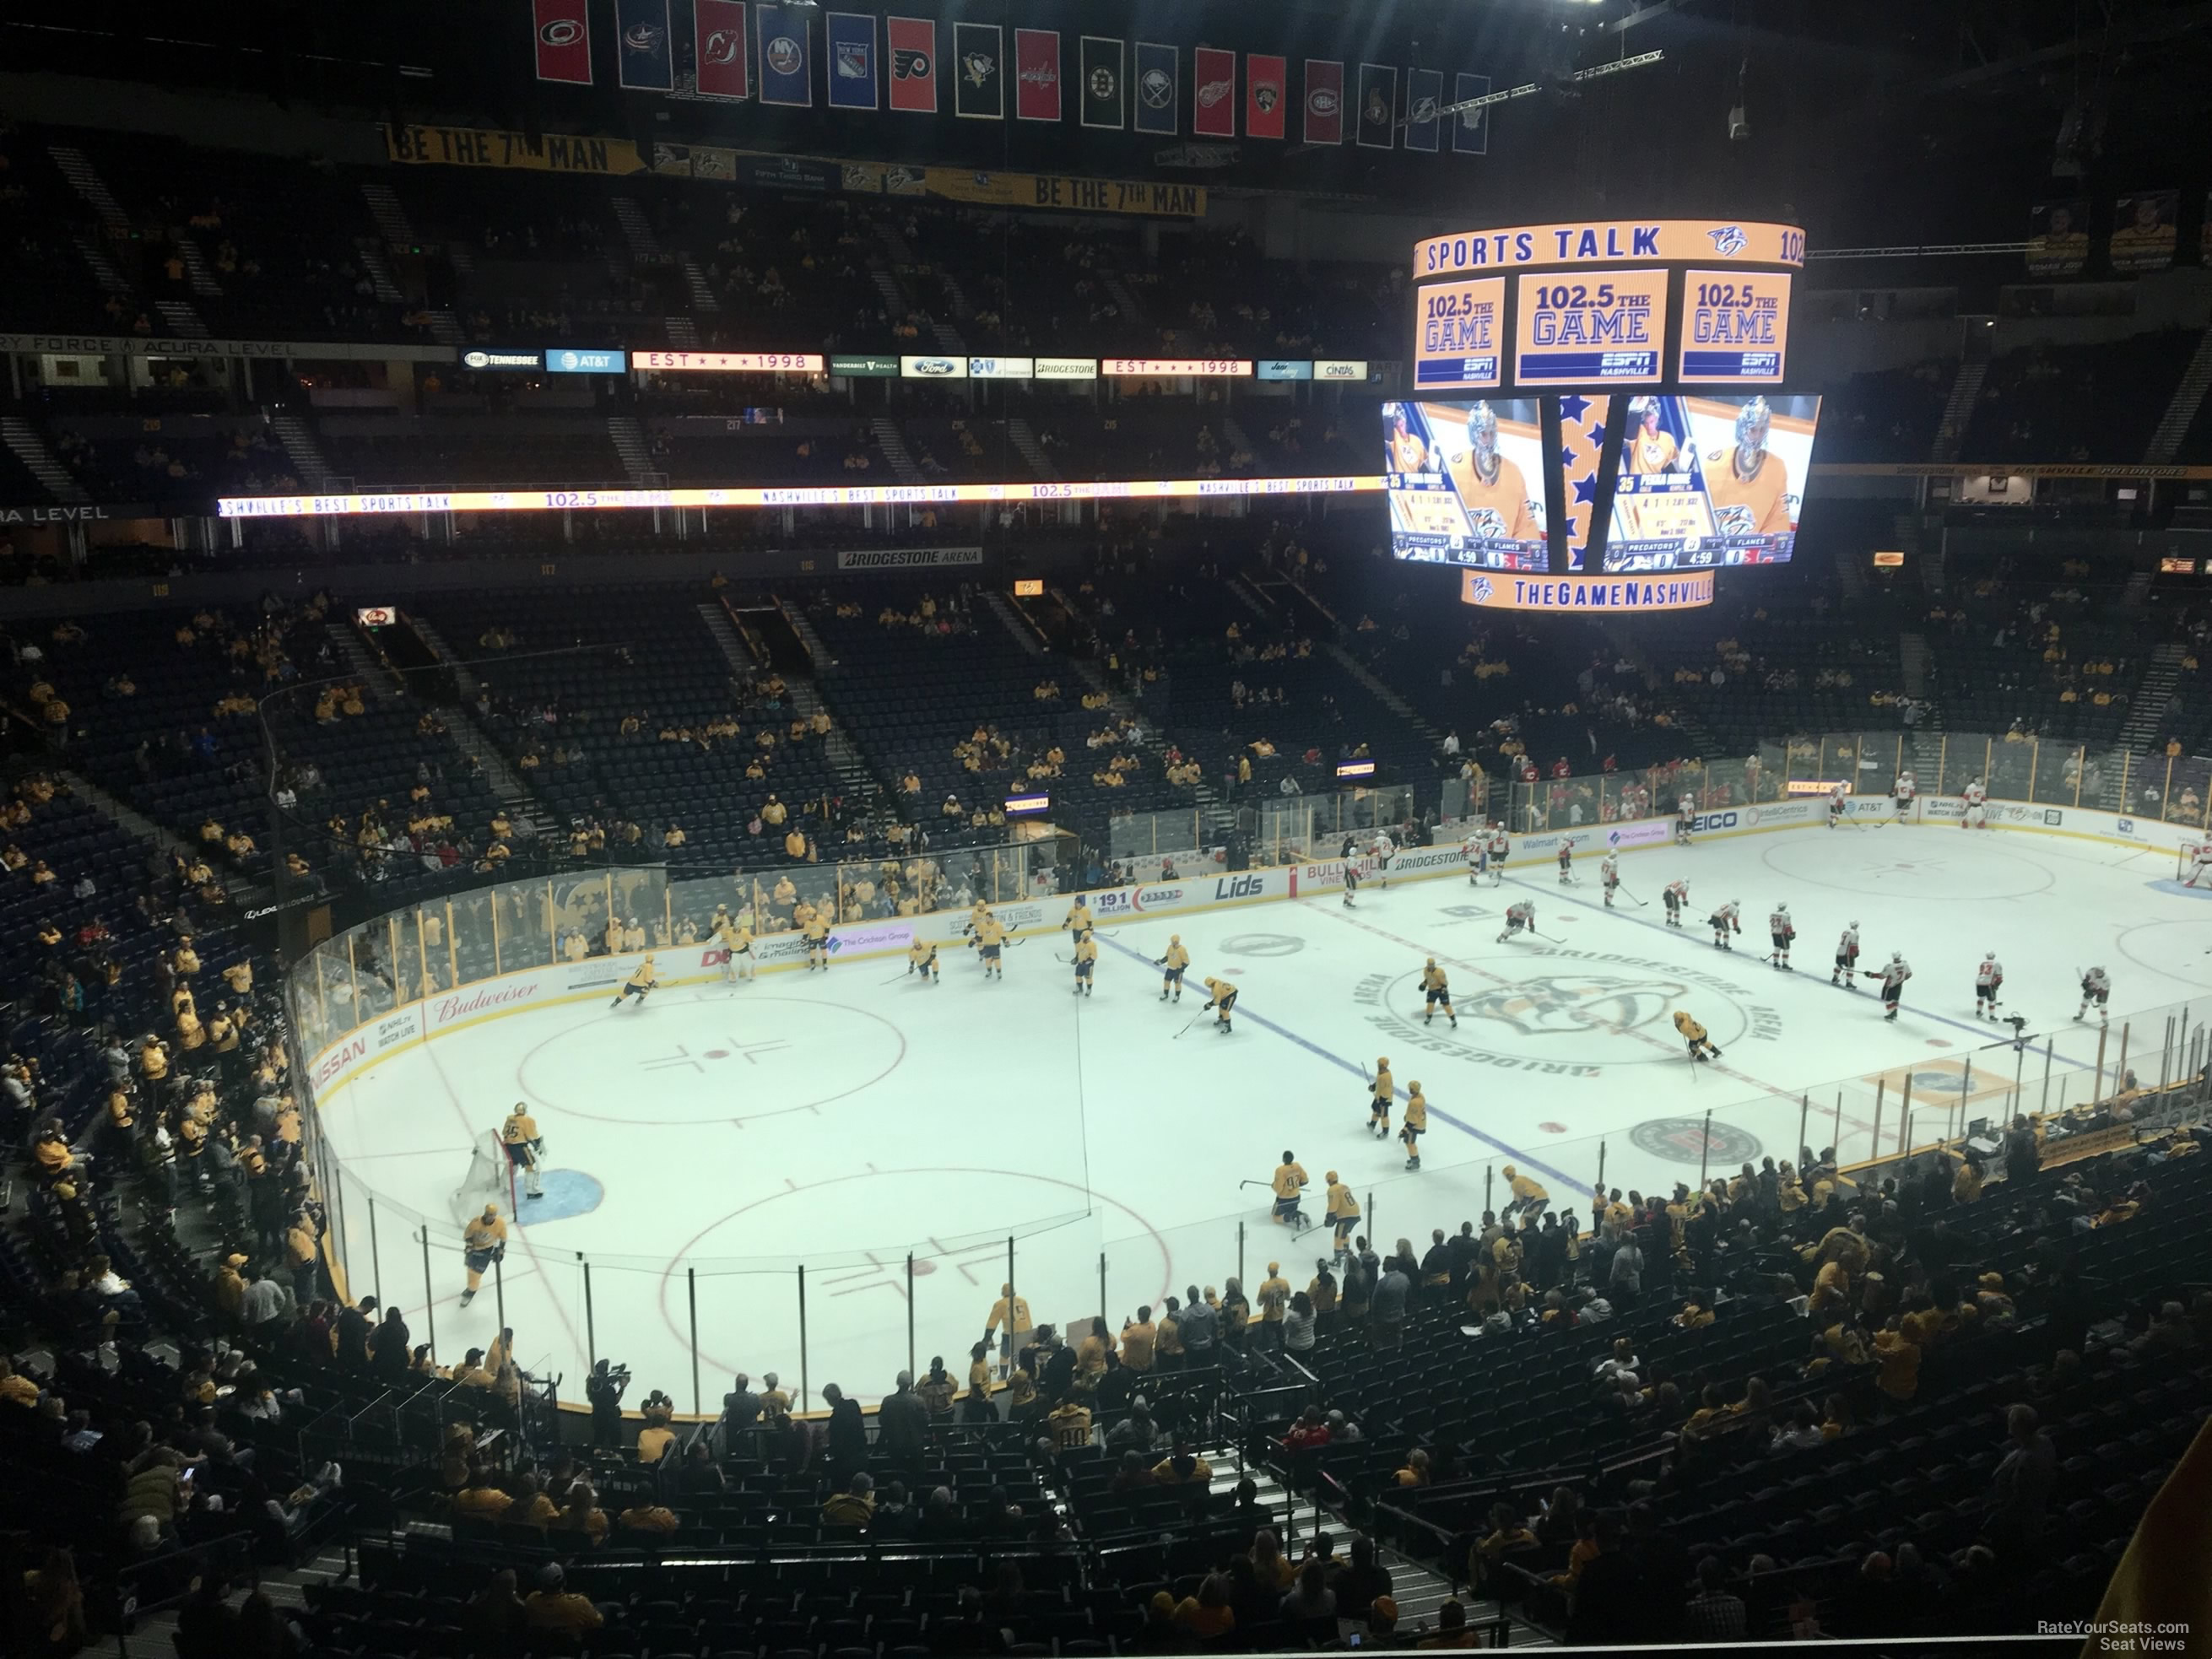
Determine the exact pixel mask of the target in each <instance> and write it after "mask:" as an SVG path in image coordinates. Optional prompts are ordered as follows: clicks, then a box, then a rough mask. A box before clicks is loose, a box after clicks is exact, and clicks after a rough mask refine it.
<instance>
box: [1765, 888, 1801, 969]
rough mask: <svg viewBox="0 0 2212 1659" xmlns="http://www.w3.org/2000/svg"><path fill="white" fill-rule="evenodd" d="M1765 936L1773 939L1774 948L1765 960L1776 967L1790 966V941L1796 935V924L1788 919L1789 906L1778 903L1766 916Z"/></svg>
mask: <svg viewBox="0 0 2212 1659" xmlns="http://www.w3.org/2000/svg"><path fill="white" fill-rule="evenodd" d="M1766 936H1767V937H1768V938H1769V939H1771V940H1773V942H1774V948H1773V949H1772V950H1771V951H1769V952H1768V953H1767V958H1766V959H1767V960H1768V961H1769V962H1771V963H1773V964H1774V965H1775V966H1776V967H1777V968H1785V969H1786V968H1788V967H1789V966H1790V940H1791V939H1796V937H1797V924H1796V922H1794V921H1790V907H1789V906H1788V905H1786V904H1778V905H1776V906H1775V907H1774V909H1773V911H1772V912H1771V914H1770V915H1768V916H1767V918H1766Z"/></svg>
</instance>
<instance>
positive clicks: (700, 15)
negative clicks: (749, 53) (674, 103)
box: [691, 0, 752, 98]
mask: <svg viewBox="0 0 2212 1659" xmlns="http://www.w3.org/2000/svg"><path fill="white" fill-rule="evenodd" d="M691 61H692V63H693V64H695V65H696V67H697V70H698V88H699V95H700V96H701V97H702V98H744V97H749V96H750V95H751V93H752V88H751V86H750V84H749V77H748V76H747V75H746V72H745V7H744V0H691Z"/></svg>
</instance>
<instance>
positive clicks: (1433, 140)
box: [1406, 69, 1444, 155]
mask: <svg viewBox="0 0 2212 1659" xmlns="http://www.w3.org/2000/svg"><path fill="white" fill-rule="evenodd" d="M1443 101H1444V76H1443V70H1424V69H1409V70H1407V71H1406V148H1407V149H1419V150H1426V151H1427V152H1428V153H1429V154H1430V155H1435V154H1436V153H1437V143H1438V140H1437V108H1438V107H1439V106H1441V105H1442V104H1443Z"/></svg>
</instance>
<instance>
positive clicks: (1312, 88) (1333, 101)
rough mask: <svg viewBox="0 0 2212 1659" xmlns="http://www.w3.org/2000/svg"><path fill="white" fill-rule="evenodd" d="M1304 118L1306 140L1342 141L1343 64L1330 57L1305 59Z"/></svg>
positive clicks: (1303, 130)
mask: <svg viewBox="0 0 2212 1659" xmlns="http://www.w3.org/2000/svg"><path fill="white" fill-rule="evenodd" d="M1304 108H1305V122H1304V127H1303V128H1302V130H1301V131H1302V136H1303V137H1304V139H1305V142H1306V143H1309V144H1340V143H1343V142H1344V65H1343V64H1340V63H1339V62H1337V61H1336V60H1335V59H1334V58H1307V59H1306V99H1305V106H1304Z"/></svg>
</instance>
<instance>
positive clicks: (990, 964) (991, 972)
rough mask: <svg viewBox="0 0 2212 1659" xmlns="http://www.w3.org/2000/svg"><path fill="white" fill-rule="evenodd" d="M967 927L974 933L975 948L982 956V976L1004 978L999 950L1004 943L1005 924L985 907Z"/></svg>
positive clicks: (1004, 970)
mask: <svg viewBox="0 0 2212 1659" xmlns="http://www.w3.org/2000/svg"><path fill="white" fill-rule="evenodd" d="M969 927H970V929H971V930H972V931H973V933H974V934H975V949H976V951H977V952H978V953H979V954H980V955H981V957H982V958H983V977H984V978H985V979H996V980H1004V979H1005V978H1006V964H1005V960H1004V958H1003V957H1001V955H1000V952H1001V951H1003V950H1004V949H1005V947H1006V924H1005V923H1004V922H1002V921H1000V920H999V919H998V917H996V916H994V915H992V914H991V912H990V910H989V908H987V907H986V908H984V909H983V911H982V912H981V915H978V916H977V917H976V919H975V921H973V922H971V923H970V924H969Z"/></svg>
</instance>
